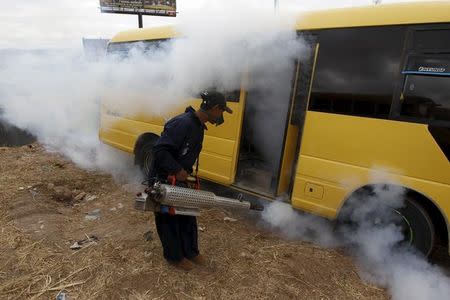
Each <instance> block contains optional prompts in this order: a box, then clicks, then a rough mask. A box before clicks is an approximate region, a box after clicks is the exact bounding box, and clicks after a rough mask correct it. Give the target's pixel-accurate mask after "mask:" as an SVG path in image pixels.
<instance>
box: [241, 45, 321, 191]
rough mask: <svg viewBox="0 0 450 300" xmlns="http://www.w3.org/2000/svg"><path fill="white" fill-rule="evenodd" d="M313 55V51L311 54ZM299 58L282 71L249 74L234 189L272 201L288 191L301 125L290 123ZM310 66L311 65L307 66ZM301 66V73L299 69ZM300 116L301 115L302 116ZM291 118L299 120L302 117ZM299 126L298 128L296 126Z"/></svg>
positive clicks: (295, 93) (295, 94) (301, 62)
mask: <svg viewBox="0 0 450 300" xmlns="http://www.w3.org/2000/svg"><path fill="white" fill-rule="evenodd" d="M312 52H313V51H312ZM307 56H308V58H304V57H303V58H302V59H300V60H299V61H298V63H296V64H292V66H291V67H290V68H289V69H286V70H279V71H278V72H277V71H273V70H267V72H260V73H258V74H252V75H251V77H250V85H249V86H250V88H249V90H248V91H247V98H246V103H245V112H244V120H243V124H242V137H241V145H240V151H239V159H238V165H237V174H236V180H235V183H234V185H235V186H236V187H238V188H242V189H245V190H249V191H252V192H255V193H258V194H261V195H264V196H268V197H276V196H279V195H282V194H287V193H288V192H289V190H290V185H291V178H292V173H293V170H294V165H295V152H296V149H297V145H298V138H299V135H298V134H299V132H300V130H299V128H300V127H301V126H302V124H303V123H302V121H300V120H299V121H298V122H297V123H295V122H293V117H294V114H293V112H294V109H302V107H306V106H305V105H303V106H301V105H299V104H296V105H295V104H294V99H296V98H298V96H299V95H298V91H297V86H299V84H301V85H304V83H303V82H301V80H300V79H299V78H300V77H301V78H302V80H303V79H304V76H301V74H303V73H305V76H306V73H307V70H306V68H307V67H306V66H307V65H308V64H307V63H306V62H307V61H309V60H311V59H310V58H309V56H310V55H309V54H308V55H307ZM310 65H312V64H310ZM302 66H303V68H304V69H302ZM303 116H304V114H303ZM295 117H297V118H299V119H302V118H303V117H302V113H301V112H300V113H299V114H296V115H295ZM300 124H301V125H300Z"/></svg>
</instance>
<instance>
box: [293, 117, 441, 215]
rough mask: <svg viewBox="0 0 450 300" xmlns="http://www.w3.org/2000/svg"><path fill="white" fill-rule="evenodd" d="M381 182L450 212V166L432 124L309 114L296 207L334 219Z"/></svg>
mask: <svg viewBox="0 0 450 300" xmlns="http://www.w3.org/2000/svg"><path fill="white" fill-rule="evenodd" d="M377 170H379V171H382V172H383V173H384V174H387V175H382V176H380V175H376V171H377ZM374 172H375V175H374ZM376 182H391V183H398V184H401V185H405V186H408V187H410V188H411V189H414V190H416V191H419V192H421V193H422V194H424V195H425V196H428V197H429V198H431V199H434V201H435V204H436V205H437V206H438V207H440V209H441V210H442V211H443V212H445V213H446V214H448V213H450V202H449V201H446V200H447V199H450V185H449V183H450V163H449V162H448V160H447V158H446V157H445V155H444V154H443V153H442V151H441V150H440V149H439V147H438V145H437V144H436V142H435V141H434V139H433V137H432V136H431V134H430V133H429V131H428V130H427V126H426V125H422V124H414V123H406V122H397V121H390V120H380V119H373V118H361V117H354V116H346V115H337V114H329V113H320V112H313V111H308V112H307V116H306V121H305V128H304V134H303V137H302V147H301V150H300V157H299V161H298V165H297V172H296V177H295V183H294V191H293V195H292V205H293V206H294V207H296V208H299V209H302V210H306V211H309V212H313V213H316V214H319V215H322V216H325V217H328V218H334V217H336V214H337V213H338V210H339V208H340V207H341V205H342V202H343V201H344V200H345V198H346V197H347V196H348V195H349V194H350V193H351V192H352V191H354V190H355V189H357V188H359V187H361V186H364V185H366V184H369V183H376Z"/></svg>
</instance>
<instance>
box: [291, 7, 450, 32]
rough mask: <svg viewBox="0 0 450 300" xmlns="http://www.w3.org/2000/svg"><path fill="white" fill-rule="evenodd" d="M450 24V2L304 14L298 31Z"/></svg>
mask: <svg viewBox="0 0 450 300" xmlns="http://www.w3.org/2000/svg"><path fill="white" fill-rule="evenodd" d="M446 22H447V23H448V22H450V2H449V1H441V2H438V1H423V2H407V3H395V4H378V5H371V6H362V7H351V8H338V9H331V10H322V11H310V12H305V13H303V14H301V15H300V16H299V18H298V19H297V26H296V28H297V30H313V29H325V28H343V27H361V26H380V25H394V24H396V25H401V24H425V23H446Z"/></svg>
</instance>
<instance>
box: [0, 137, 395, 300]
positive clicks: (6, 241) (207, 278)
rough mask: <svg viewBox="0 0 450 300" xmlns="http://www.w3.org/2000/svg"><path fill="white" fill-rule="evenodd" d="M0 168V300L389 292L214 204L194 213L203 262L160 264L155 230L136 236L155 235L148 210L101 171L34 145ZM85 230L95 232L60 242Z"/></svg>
mask: <svg viewBox="0 0 450 300" xmlns="http://www.w3.org/2000/svg"><path fill="white" fill-rule="evenodd" d="M0 172H1V177H0V191H1V192H0V241H1V243H0V254H1V255H0V298H1V299H29V298H32V299H55V297H56V295H57V294H58V293H59V292H60V291H64V292H65V293H66V296H67V298H66V299H255V298H257V299H287V298H295V299H387V298H389V297H388V295H387V293H386V291H385V290H384V289H381V288H378V287H376V286H372V285H370V284H368V283H366V282H364V281H362V280H361V279H360V278H359V276H358V273H357V268H356V266H355V264H354V262H353V261H352V259H351V257H349V256H347V255H346V254H344V253H343V252H340V251H339V250H335V249H323V248H320V247H317V246H315V245H312V244H309V243H305V242H301V241H288V240H283V239H282V238H280V237H277V236H275V235H274V234H272V233H270V232H267V231H265V230H264V229H262V228H261V226H258V225H257V224H255V222H254V221H250V220H248V219H246V218H245V217H243V216H236V215H233V214H232V213H230V212H227V211H222V210H209V211H204V212H203V213H202V215H201V216H200V217H199V218H198V222H199V227H200V229H201V230H200V231H199V235H200V237H199V239H200V241H199V242H200V249H201V251H202V252H203V254H205V255H206V257H207V259H208V266H207V267H205V268H196V269H194V270H193V271H190V272H188V273H186V272H182V271H179V270H177V269H175V268H174V267H172V266H170V265H168V264H167V263H166V262H165V261H164V259H163V258H162V249H161V245H160V242H159V240H158V238H157V236H155V239H153V240H151V241H145V239H144V238H143V233H144V232H146V231H147V230H148V229H149V228H150V229H151V230H152V231H153V232H155V233H156V231H155V228H154V223H153V216H152V214H150V213H145V212H140V211H136V210H134V208H133V201H134V194H132V193H130V192H127V191H126V190H127V189H126V187H124V186H121V185H120V184H118V183H116V182H115V181H114V180H113V179H112V178H111V176H109V175H107V174H102V173H98V172H90V171H85V170H81V169H79V168H77V167H76V166H74V164H72V163H71V162H69V161H68V160H66V159H64V158H63V157H61V156H59V155H57V154H51V153H48V152H46V151H45V150H44V149H43V147H42V146H40V145H38V144H33V145H30V146H23V147H19V148H6V147H2V148H0ZM77 196H78V197H77ZM75 198H76V199H75ZM96 209H99V210H100V211H99V214H98V215H97V216H96V215H88V214H87V213H88V212H92V211H94V210H96ZM96 217H98V218H97V219H95V218H96ZM224 217H233V218H237V221H236V222H230V221H225V220H224ZM87 236H91V237H92V236H95V238H96V239H95V238H94V237H92V239H91V240H95V241H94V242H91V243H87V244H84V245H83V246H84V247H83V248H81V249H79V250H72V249H70V246H71V245H73V244H74V243H75V242H77V241H81V240H83V239H86V237H87Z"/></svg>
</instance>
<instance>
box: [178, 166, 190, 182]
mask: <svg viewBox="0 0 450 300" xmlns="http://www.w3.org/2000/svg"><path fill="white" fill-rule="evenodd" d="M188 176H189V174H188V172H186V170H185V169H181V170H180V171H178V173H177V181H186V179H187V178H188Z"/></svg>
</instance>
